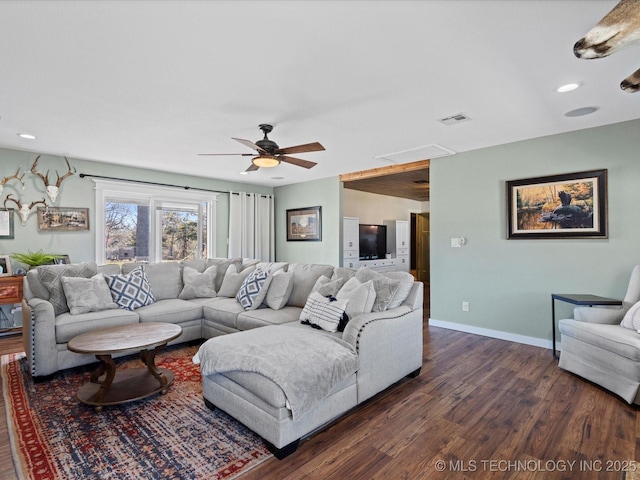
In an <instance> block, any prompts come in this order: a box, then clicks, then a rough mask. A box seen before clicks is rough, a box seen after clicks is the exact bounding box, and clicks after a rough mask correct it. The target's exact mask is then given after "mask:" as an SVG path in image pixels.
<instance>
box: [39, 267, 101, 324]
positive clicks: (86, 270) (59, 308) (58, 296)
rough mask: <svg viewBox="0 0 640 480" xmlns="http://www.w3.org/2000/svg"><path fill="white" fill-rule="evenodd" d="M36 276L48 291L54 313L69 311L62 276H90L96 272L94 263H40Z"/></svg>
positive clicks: (96, 268)
mask: <svg viewBox="0 0 640 480" xmlns="http://www.w3.org/2000/svg"><path fill="white" fill-rule="evenodd" d="M37 271H38V278H39V279H40V281H41V282H42V284H43V285H44V286H45V288H46V289H47V290H48V292H49V298H48V300H49V302H50V303H51V304H52V305H53V311H54V312H55V314H56V315H60V314H61V313H65V312H68V311H69V306H68V305H67V298H66V297H65V295H64V290H63V287H62V281H61V280H60V279H61V278H62V277H63V276H65V277H83V278H91V277H93V276H94V275H95V274H96V273H98V266H97V265H96V264H95V263H76V264H72V265H41V266H39V267H38V269H37Z"/></svg>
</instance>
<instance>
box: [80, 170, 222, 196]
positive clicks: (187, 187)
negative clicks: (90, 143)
mask: <svg viewBox="0 0 640 480" xmlns="http://www.w3.org/2000/svg"><path fill="white" fill-rule="evenodd" d="M78 176H79V177H80V178H85V177H88V178H104V179H105V180H119V181H121V182H131V183H144V184H146V185H157V186H160V187H174V188H182V189H184V190H198V191H200V192H213V193H226V194H227V195H229V194H231V192H228V191H227V192H225V191H222V190H210V189H208V188H198V187H190V186H188V185H172V184H170V183H158V182H148V181H146V180H132V179H130V178H118V177H106V176H103V175H91V174H89V173H80V174H78Z"/></svg>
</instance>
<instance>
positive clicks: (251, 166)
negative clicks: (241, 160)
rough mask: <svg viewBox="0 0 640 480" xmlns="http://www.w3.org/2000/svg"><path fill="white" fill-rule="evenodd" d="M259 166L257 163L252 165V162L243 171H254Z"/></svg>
mask: <svg viewBox="0 0 640 480" xmlns="http://www.w3.org/2000/svg"><path fill="white" fill-rule="evenodd" d="M259 168H260V167H259V166H257V165H254V164H253V163H252V164H251V165H249V167H248V168H247V169H246V170H245V172H255V171H256V170H258V169H259Z"/></svg>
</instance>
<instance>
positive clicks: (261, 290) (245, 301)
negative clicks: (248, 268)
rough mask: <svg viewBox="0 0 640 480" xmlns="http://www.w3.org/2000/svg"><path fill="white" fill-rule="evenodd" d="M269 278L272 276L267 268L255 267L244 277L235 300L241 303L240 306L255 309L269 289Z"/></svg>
mask: <svg viewBox="0 0 640 480" xmlns="http://www.w3.org/2000/svg"><path fill="white" fill-rule="evenodd" d="M271 278H272V276H271V274H270V273H269V272H268V271H267V270H262V269H260V268H256V269H255V270H253V272H251V273H250V274H249V275H248V276H247V278H245V279H244V282H242V285H241V286H240V289H239V290H238V293H237V295H236V300H237V301H238V302H239V303H240V305H242V308H244V309H245V310H255V309H256V308H258V307H259V306H260V305H261V304H262V301H263V300H264V297H266V295H267V291H268V290H269V284H270V283H271Z"/></svg>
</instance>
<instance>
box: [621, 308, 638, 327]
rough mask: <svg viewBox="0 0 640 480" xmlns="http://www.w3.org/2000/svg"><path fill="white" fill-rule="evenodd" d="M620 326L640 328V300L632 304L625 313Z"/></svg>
mask: <svg viewBox="0 0 640 480" xmlns="http://www.w3.org/2000/svg"><path fill="white" fill-rule="evenodd" d="M620 326H622V327H624V328H630V329H631V330H636V331H638V330H640V302H638V303H635V304H633V305H632V306H631V308H630V309H629V310H627V313H625V314H624V317H623V318H622V322H620Z"/></svg>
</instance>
